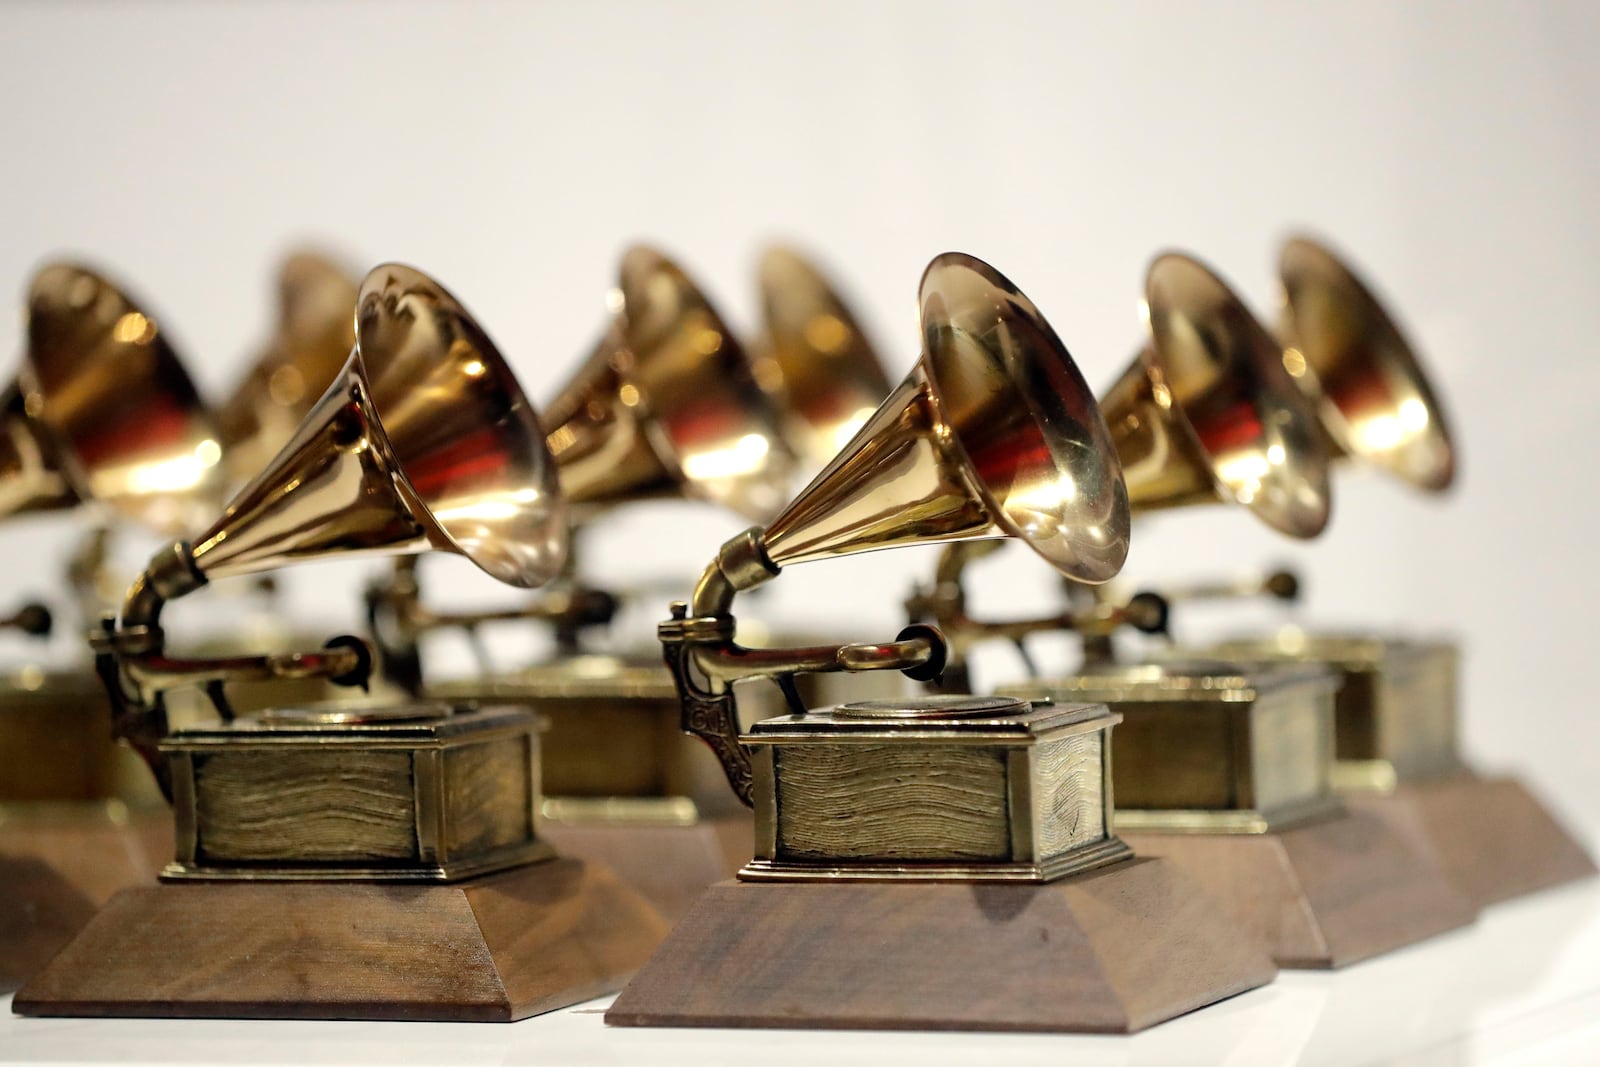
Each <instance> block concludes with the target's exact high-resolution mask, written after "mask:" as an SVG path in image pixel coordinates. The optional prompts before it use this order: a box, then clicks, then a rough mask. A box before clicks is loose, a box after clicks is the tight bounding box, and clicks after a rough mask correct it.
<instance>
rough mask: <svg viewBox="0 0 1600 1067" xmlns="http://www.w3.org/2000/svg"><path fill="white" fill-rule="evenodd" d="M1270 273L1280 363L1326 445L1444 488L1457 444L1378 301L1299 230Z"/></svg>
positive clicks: (1413, 356) (1423, 485)
mask: <svg viewBox="0 0 1600 1067" xmlns="http://www.w3.org/2000/svg"><path fill="white" fill-rule="evenodd" d="M1278 277H1279V280H1280V282H1281V283H1282V286H1283V312H1284V333H1285V337H1284V339H1283V340H1284V342H1285V343H1286V344H1287V345H1289V346H1291V347H1290V349H1289V350H1288V351H1287V352H1286V354H1285V359H1286V361H1287V366H1288V368H1289V370H1290V372H1291V374H1292V375H1293V376H1294V378H1295V383H1296V384H1297V385H1298V386H1300V387H1301V388H1302V389H1303V390H1304V391H1305V392H1306V394H1307V395H1308V396H1309V397H1310V398H1311V399H1312V402H1313V403H1315V404H1316V405H1317V408H1318V414H1319V415H1320V417H1321V419H1322V424H1323V426H1324V427H1325V428H1326V429H1327V432H1328V435H1329V436H1330V437H1331V438H1332V439H1333V441H1334V443H1335V444H1337V445H1338V446H1339V448H1340V449H1341V450H1342V451H1344V452H1345V453H1347V454H1349V455H1353V456H1359V457H1361V458H1362V459H1364V460H1367V461H1368V462H1371V463H1373V464H1376V465H1377V466H1378V467H1380V468H1381V469H1383V470H1385V471H1388V472H1389V473H1390V474H1391V475H1393V476H1394V477H1396V478H1399V479H1400V480H1402V481H1404V482H1407V483H1409V484H1410V485H1413V486H1415V487H1417V488H1419V489H1423V490H1427V491H1429V492H1439V491H1442V490H1444V489H1447V488H1449V487H1450V485H1451V483H1452V482H1454V481H1455V474H1456V447H1455V443H1454V441H1453V440H1452V438H1451V434H1450V427H1449V424H1448V422H1447V420H1446V419H1445V414H1444V409H1443V407H1442V405H1441V404H1440V403H1439V400H1438V398H1437V396H1436V395H1435V394H1434V391H1433V386H1432V384H1431V383H1430V382H1429V379H1428V375H1427V373H1426V372H1425V371H1424V370H1423V369H1422V364H1421V361H1420V360H1419V359H1418V358H1417V353H1416V350H1415V349H1414V348H1412V346H1411V344H1410V343H1409V342H1408V341H1407V340H1406V338H1405V335H1404V334H1403V333H1401V331H1400V328H1399V326H1398V325H1396V323H1395V321H1394V319H1393V318H1391V317H1390V315H1389V313H1388V311H1387V310H1386V309H1385V308H1384V305H1383V303H1382V301H1380V300H1379V299H1378V298H1377V297H1376V296H1375V295H1374V294H1373V292H1372V290H1371V289H1369V288H1368V287H1367V285H1366V284H1365V283H1364V282H1363V281H1362V280H1361V279H1360V277H1358V276H1357V275H1356V273H1355V272H1354V271H1353V270H1351V269H1350V267H1349V266H1348V265H1347V264H1346V263H1344V261H1343V260H1341V259H1340V258H1339V257H1338V256H1336V255H1335V254H1334V253H1333V252H1332V251H1331V250H1330V249H1328V248H1327V247H1326V246H1324V245H1322V244H1320V243H1318V242H1316V241H1313V240H1311V239H1309V238H1306V237H1294V238H1291V239H1290V240H1288V241H1286V242H1285V243H1284V246H1283V251H1282V253H1281V254H1280V256H1279V259H1278Z"/></svg>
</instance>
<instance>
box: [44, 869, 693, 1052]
mask: <svg viewBox="0 0 1600 1067" xmlns="http://www.w3.org/2000/svg"><path fill="white" fill-rule="evenodd" d="M666 929H667V927H666V924H665V923H664V922H663V921H662V919H661V918H660V916H658V915H657V914H656V913H655V912H654V911H653V910H652V909H651V908H650V906H649V905H648V904H647V903H645V901H644V900H643V899H641V898H640V897H639V896H638V894H636V893H634V892H633V891H632V890H630V889H628V888H627V887H625V886H623V885H622V884H621V883H620V882H618V881H617V879H616V877H615V876H614V875H612V874H611V873H610V872H608V871H606V870H605V869H604V868H601V867H597V866H593V865H589V864H585V863H583V862H581V861H579V860H572V859H558V860H550V861H548V862H545V863H536V864H532V865H530V866H527V867H522V868H519V869H517V870H512V871H505V872H502V873H500V874H493V875H486V876H483V877H480V878H474V879H469V880H467V881H464V882H458V883H455V884H451V885H379V884H371V883H354V882H169V883H163V884H160V885H156V886H151V887H148V888H143V889H131V890H126V891H124V892H122V893H119V894H118V895H117V896H116V897H114V898H113V899H112V901H111V903H110V904H108V905H107V906H106V907H105V909H104V910H103V911H101V912H100V914H99V915H97V916H96V917H95V919H94V921H93V922H91V923H90V924H89V925H88V926H87V927H86V928H85V929H84V930H83V932H82V933H81V934H79V935H78V937H77V938H76V939H75V940H74V941H73V942H72V944H70V945H69V946H67V948H66V949H65V950H63V951H62V952H61V954H60V955H58V956H57V957H56V958H55V959H54V960H52V961H51V962H50V963H49V965H47V966H46V967H45V969H44V970H43V971H41V972H40V973H39V974H38V975H37V976H35V977H34V979H33V980H32V981H30V982H29V983H28V984H27V985H26V986H24V987H23V989H22V990H21V992H19V993H18V994H17V997H16V1000H15V1001H14V1003H13V1008H14V1010H16V1011H17V1012H19V1013H21V1014H24V1015H90V1016H99V1015H126V1016H176V1017H210V1018H219V1017H220V1018H256V1019H283V1018H296V1019H424V1020H440V1021H493V1022H506V1021H510V1020H513V1019H521V1018H525V1017H527V1016H529V1015H537V1014H539V1013H541V1012H546V1011H553V1010H555V1009H557V1008H561V1007H565V1006H567V1005H569V1004H575V1003H577V1002H579V1001H582V1000H587V999H589V998H591V997H596V996H600V995H601V994H604V993H608V992H611V991H612V990H614V989H616V988H617V987H618V986H620V985H621V984H622V983H623V982H624V981H625V980H626V979H627V976H628V975H629V974H630V973H632V972H633V971H634V970H635V969H636V968H637V967H638V966H639V965H640V964H641V963H643V962H644V961H645V959H646V958H647V957H648V956H649V954H650V950H651V949H652V948H653V947H654V946H655V944H656V943H657V942H658V941H659V940H660V939H661V938H662V937H663V936H664V935H665V933H666Z"/></svg>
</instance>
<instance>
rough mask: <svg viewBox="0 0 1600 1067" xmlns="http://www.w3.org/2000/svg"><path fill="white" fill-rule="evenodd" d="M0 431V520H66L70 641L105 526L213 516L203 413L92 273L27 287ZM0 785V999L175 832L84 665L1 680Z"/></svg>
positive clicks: (54, 270) (59, 268) (55, 275)
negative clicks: (73, 538) (76, 531)
mask: <svg viewBox="0 0 1600 1067" xmlns="http://www.w3.org/2000/svg"><path fill="white" fill-rule="evenodd" d="M0 420H3V424H4V434H3V436H0V515H4V516H5V517H7V518H15V517H18V516H22V515H26V514H29V513H33V512H39V511H46V510H59V509H73V518H74V519H77V520H79V521H80V522H81V523H82V525H83V527H85V528H86V529H85V533H84V534H83V535H82V539H81V542H80V547H79V548H78V549H77V550H76V551H75V552H74V553H73V555H72V557H71V560H70V562H69V565H68V573H67V574H63V575H61V576H59V577H58V578H57V582H58V583H59V584H58V588H57V589H55V590H51V591H50V592H51V593H52V594H53V595H54V596H53V599H57V600H59V599H60V594H61V593H64V592H66V591H67V590H68V589H69V588H70V590H71V592H72V600H73V603H72V604H71V605H70V606H69V607H68V609H67V610H66V611H65V612H64V614H65V616H66V620H67V621H66V625H67V627H69V628H71V629H73V630H76V631H79V632H81V631H82V630H84V629H86V628H87V626H88V624H89V621H90V620H89V619H80V618H78V617H77V615H78V614H79V613H80V612H88V613H89V614H90V616H91V617H98V614H99V612H100V611H101V610H102V603H101V597H102V595H103V594H102V592H101V590H102V589H103V588H104V586H105V585H106V584H107V576H108V575H109V574H110V573H111V569H112V568H111V565H110V563H109V559H108V557H109V543H110V539H111V536H112V528H111V525H110V524H111V523H113V522H115V521H118V520H122V521H126V522H129V523H132V524H136V525H142V526H147V527H153V528H154V529H156V530H158V531H162V532H164V533H167V534H169V535H170V534H172V533H177V532H180V531H182V530H183V529H185V528H186V526H188V525H189V524H190V523H192V522H194V521H196V520H197V519H198V518H199V516H200V515H201V514H203V512H201V511H199V510H198V509H199V508H214V507H215V506H216V505H215V500H216V497H215V493H216V491H217V489H218V482H219V478H218V475H219V473H220V472H219V470H218V467H217V463H218V459H219V448H218V444H217V434H216V429H215V427H214V426H213V425H212V422H211V419H210V416H209V414H208V413H207V412H206V411H205V410H204V408H203V407H202V406H201V404H200V401H199V398H198V397H197V395H196V393H195V389H194V386H193V385H192V384H191V382H190V380H189V377H188V375H187V374H186V373H185V372H184V370H183V367H182V365H181V364H180V362H179V360H178V357H177V355H176V354H175V353H174V351H173V349H172V347H171V346H170V344H169V343H168V340H167V337H166V334H165V333H164V332H163V331H162V330H161V329H160V327H159V326H158V325H157V323H156V321H155V320H154V319H153V318H152V317H150V315H149V314H147V313H146V312H145V311H144V310H142V309H141V307H140V305H139V304H137V303H136V302H135V301H133V300H132V299H130V298H129V297H128V296H126V295H125V294H124V293H123V292H122V291H121V290H120V289H119V288H118V287H117V286H115V285H114V284H112V283H111V282H109V281H107V280H106V279H105V278H103V277H101V276H100V275H99V274H96V273H95V272H93V271H91V270H88V269H85V268H83V267H79V266H74V265H69V264H53V265H50V266H47V267H45V268H43V269H42V270H40V271H39V272H38V274H36V275H35V276H34V278H33V281H32V284H31V285H30V287H29V291H28V298H27V345H26V348H25V350H24V352H23V357H22V365H21V367H20V369H19V371H18V375H17V378H16V380H15V381H14V382H13V383H12V384H11V385H10V386H9V387H8V388H7V389H6V390H5V393H4V395H3V397H0ZM208 500H209V501H210V502H209V503H207V501H208ZM34 572H35V573H39V571H38V568H34ZM44 574H45V576H46V577H47V578H48V577H49V572H48V570H46V571H45V572H44ZM56 614H57V615H60V614H63V613H61V612H57V613H56ZM53 622H54V624H55V625H56V626H60V625H61V619H60V618H54V619H53V616H52V612H51V610H50V608H49V607H48V606H47V605H46V604H44V603H26V604H21V605H18V606H16V607H15V608H14V609H13V610H11V612H10V614H9V615H8V616H7V617H6V618H4V619H3V620H0V625H3V626H4V627H6V628H8V629H12V630H18V631H21V632H23V633H28V634H32V635H34V636H37V637H43V636H47V635H48V634H49V633H50V630H51V628H52V623H53ZM0 768H3V770H0V991H10V990H13V989H15V988H17V987H18V986H19V985H20V984H21V983H22V982H23V981H24V980H26V979H27V977H28V976H29V975H31V974H32V973H33V972H34V970H36V969H37V968H38V967H39V966H40V965H41V964H42V963H43V962H44V961H45V960H47V959H49V958H50V956H51V955H53V954H54V953H55V951H56V950H57V949H59V948H60V947H61V946H62V945H63V944H65V943H66V942H67V940H68V939H69V938H70V937H71V936H72V935H73V934H74V933H75V932H76V931H77V929H78V928H79V927H80V926H82V925H83V923H85V922H87V921H88V920H89V919H90V917H91V916H92V915H93V914H94V911H95V909H96V908H98V907H99V906H100V905H102V904H104V903H105V902H106V900H108V899H109V898H110V897H111V895H112V894H113V893H114V892H116V891H117V890H118V889H120V888H122V887H124V886H127V885H133V884H137V883H139V882H142V881H146V880H148V879H149V878H151V877H153V876H154V874H155V872H156V871H157V870H158V869H159V868H160V865H161V862H162V860H163V857H164V855H165V854H166V852H167V850H168V848H169V847H170V845H169V842H170V839H171V833H172V824H171V820H170V818H169V817H168V815H167V813H166V811H165V810H164V808H163V807H161V805H160V797H159V796H158V795H157V794H156V793H155V791H154V790H153V789H151V788H150V785H149V782H148V778H147V776H146V775H145V774H144V773H143V770H142V768H140V767H139V764H138V760H137V759H135V758H133V756H132V754H131V753H130V752H128V750H127V749H126V748H125V747H122V746H117V745H116V744H115V743H114V741H113V738H112V735H111V712H110V709H109V708H108V706H107V704H106V698H105V692H104V690H103V689H102V688H101V687H100V685H99V683H98V681H97V680H96V678H95V675H94V672H93V670H92V669H91V667H90V664H89V663H88V661H87V657H85V658H84V661H83V663H82V665H81V666H79V667H76V668H70V667H55V666H51V665H49V664H48V663H47V662H45V661H44V659H43V657H42V650H41V658H40V660H39V661H37V662H35V663H28V664H22V665H16V666H13V667H12V668H11V669H9V670H8V671H7V672H6V674H5V676H4V678H3V680H0Z"/></svg>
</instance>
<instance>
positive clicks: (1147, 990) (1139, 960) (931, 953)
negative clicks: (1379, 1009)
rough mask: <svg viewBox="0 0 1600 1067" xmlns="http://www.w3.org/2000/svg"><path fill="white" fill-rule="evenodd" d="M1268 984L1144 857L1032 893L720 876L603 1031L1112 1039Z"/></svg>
mask: <svg viewBox="0 0 1600 1067" xmlns="http://www.w3.org/2000/svg"><path fill="white" fill-rule="evenodd" d="M1275 973H1276V970H1275V968H1274V967H1273V966H1272V963H1271V961H1270V960H1268V959H1267V958H1266V956H1265V955H1264V954H1262V952H1261V951H1260V950H1259V949H1258V948H1256V947H1254V945H1253V943H1252V942H1251V941H1250V939H1249V938H1247V937H1244V936H1242V935H1241V933H1240V931H1239V929H1238V927H1237V926H1236V925H1235V924H1234V923H1232V922H1231V921H1229V920H1228V919H1227V918H1226V917H1225V916H1224V915H1223V914H1222V913H1221V912H1220V911H1219V909H1218V907H1217V905H1216V904H1215V903H1214V902H1212V901H1211V900H1210V899H1209V898H1207V897H1206V896H1205V895H1204V894H1203V893H1201V892H1200V891H1199V890H1198V889H1197V887H1196V886H1195V884H1194V883H1193V882H1192V881H1190V880H1189V879H1188V878H1186V877H1184V876H1183V874H1182V873H1181V872H1180V871H1178V870H1177V869H1176V868H1175V867H1174V866H1173V865H1172V864H1170V863H1165V862H1163V861H1160V860H1149V859H1134V860H1128V861H1126V862H1123V863H1120V864H1117V865H1115V866H1112V867H1106V868H1102V869H1101V870H1098V871H1093V872H1090V873H1087V874H1082V875H1077V876H1075V877H1072V878H1066V879H1063V880H1061V881H1058V882H1049V883H1045V884H971V883H951V882H847V883H837V884H835V883H819V882H792V883H785V882H761V883H755V882H723V883H721V884H720V885H715V886H712V887H711V889H710V890H708V891H707V892H706V893H705V894H704V895H703V896H702V897H701V898H700V899H699V900H698V901H696V902H695V905H694V907H693V908H692V909H691V910H690V911H689V913H688V915H686V916H685V917H684V919H683V920H682V921H681V922H680V923H679V924H678V925H677V927H676V928H674V930H673V932H672V934H671V935H670V936H669V937H668V938H667V940H666V941H665V942H664V943H663V944H662V946H661V948H660V949H658V950H657V952H656V954H655V955H654V956H653V957H652V958H651V960H650V962H649V963H648V964H646V965H645V966H644V968H643V969H641V970H640V972H639V973H638V975H636V976H635V977H634V979H633V981H631V982H630V983H629V984H628V986H627V988H626V989H624V990H623V991H622V994H621V995H620V996H619V997H618V998H617V1000H616V1003H615V1004H613V1005H612V1007H611V1009H610V1010H609V1011H608V1012H606V1022H608V1023H612V1024H614V1025H619V1026H745V1027H785V1028H795V1027H803V1028H811V1029H821V1028H832V1029H886V1030H887V1029H895V1030H901V1029H920V1030H1041V1031H1090V1032H1109V1033H1128V1032H1132V1031H1134V1030H1141V1029H1144V1028H1145V1027H1147V1026H1151V1025H1154V1024H1155V1023H1158V1022H1161V1021H1163V1020H1165V1019H1170V1018H1172V1017H1173V1016H1175V1015H1181V1014H1183V1013H1184V1012H1187V1011H1192V1010H1194V1009H1195V1008H1199V1007H1202V1006H1204V1005H1206V1004H1210V1003H1212V1002H1214V1001H1217V1000H1221V999H1223V998H1224V997H1229V996H1232V995H1234V994H1235V993H1241V992H1243V991H1244V990H1247V989H1253V988H1255V987H1256V986H1259V985H1263V984H1265V983H1267V982H1269V981H1271V980H1272V978H1273V976H1274V974H1275Z"/></svg>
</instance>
